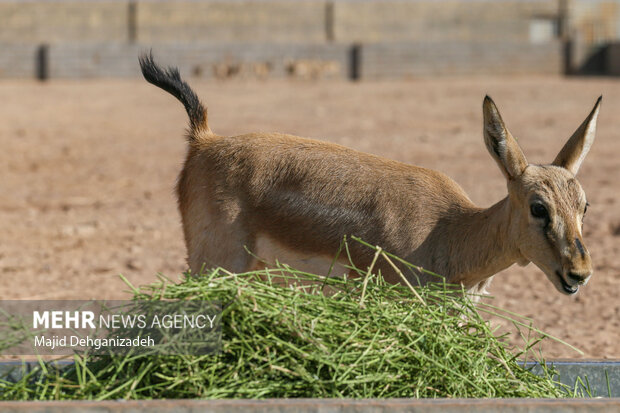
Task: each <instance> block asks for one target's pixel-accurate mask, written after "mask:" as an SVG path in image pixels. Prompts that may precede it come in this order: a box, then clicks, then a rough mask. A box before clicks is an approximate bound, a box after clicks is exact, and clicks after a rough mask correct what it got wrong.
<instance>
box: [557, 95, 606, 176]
mask: <svg viewBox="0 0 620 413" xmlns="http://www.w3.org/2000/svg"><path fill="white" fill-rule="evenodd" d="M602 98H603V97H602V96H601V97H599V98H598V100H597V101H596V103H595V104H594V108H593V109H592V112H590V114H589V115H588V117H587V118H586V120H584V121H583V123H582V124H581V125H580V126H579V128H577V130H576V131H575V133H573V136H571V137H570V139H569V140H568V142H566V144H565V145H564V147H563V148H562V150H561V151H560V153H558V156H556V157H555V160H554V161H553V165H556V166H561V167H563V168H565V169H568V170H569V171H570V172H572V174H573V175H577V171H579V167H580V166H581V163H582V162H583V160H584V158H585V157H586V155H587V154H588V152H589V151H590V147H591V146H592V143H593V142H594V135H595V134H596V120H597V118H598V111H599V108H600V107H601V99H602Z"/></svg>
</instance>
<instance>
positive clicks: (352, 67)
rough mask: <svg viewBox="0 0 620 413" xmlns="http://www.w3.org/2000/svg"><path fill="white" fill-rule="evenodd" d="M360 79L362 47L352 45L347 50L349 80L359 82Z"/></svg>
mask: <svg viewBox="0 0 620 413" xmlns="http://www.w3.org/2000/svg"><path fill="white" fill-rule="evenodd" d="M361 77H362V45H361V44H354V45H352V46H351V49H350V50H349V79H350V80H359V79H360V78H361Z"/></svg>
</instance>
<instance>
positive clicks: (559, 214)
mask: <svg viewBox="0 0 620 413" xmlns="http://www.w3.org/2000/svg"><path fill="white" fill-rule="evenodd" d="M140 66H141V68H142V73H143V75H144V77H145V78H146V80H147V81H148V82H150V83H152V84H154V85H155V86H158V87H160V88H162V89H164V90H165V91H167V92H169V93H171V94H172V95H173V96H175V97H176V98H177V99H178V100H180V101H181V103H183V105H184V106H185V109H186V111H187V114H188V115H189V122H190V128H189V132H188V135H187V138H188V143H189V145H188V146H189V148H188V152H187V157H186V159H185V164H184V167H183V170H182V171H181V174H180V176H179V179H178V184H177V195H178V202H179V209H180V211H181V216H182V221H183V230H184V235H185V242H186V246H187V251H188V263H189V266H190V268H191V271H192V272H199V271H200V270H201V268H202V267H203V266H204V265H207V266H209V267H210V266H221V267H224V268H227V269H228V270H230V271H234V272H243V271H248V270H252V269H255V268H258V267H261V266H264V265H265V264H264V262H263V261H261V260H258V259H256V258H255V257H262V258H264V259H266V262H268V263H269V262H271V263H273V262H275V260H276V259H277V260H279V261H280V262H284V263H287V264H289V265H291V266H292V267H295V268H299V269H308V270H311V271H313V272H318V273H323V274H327V272H328V268H329V267H330V265H331V264H332V260H333V257H334V254H335V252H336V251H337V250H338V248H339V246H340V244H341V242H342V239H343V236H345V235H356V236H358V237H360V238H362V239H364V240H366V241H368V242H370V243H372V244H374V245H379V246H381V247H382V248H383V249H385V250H387V251H390V252H391V253H394V254H396V255H398V256H400V257H402V258H403V259H405V260H407V261H409V262H411V263H414V264H416V265H419V266H421V267H423V268H425V269H428V270H431V271H433V272H435V273H437V274H441V275H443V276H445V277H446V280H447V281H448V282H450V283H460V284H462V285H463V286H464V288H465V289H467V290H469V291H471V292H483V291H484V289H485V287H486V286H487V284H488V283H489V281H490V279H491V277H492V276H493V275H494V274H496V273H497V272H499V271H501V270H503V269H505V268H507V267H509V266H510V265H512V264H514V263H515V262H516V263H518V264H520V265H526V264H528V263H529V262H533V263H534V264H536V265H537V266H538V267H539V268H540V269H541V270H542V271H543V272H544V273H545V275H546V276H547V277H548V278H549V280H550V281H551V282H552V283H553V285H554V286H555V287H556V288H557V290H558V291H560V292H561V293H564V294H575V293H576V292H577V291H578V289H579V286H580V285H583V284H586V283H587V281H588V279H589V278H590V276H591V274H592V263H591V260H590V255H589V253H588V250H587V249H586V247H585V245H584V242H583V238H582V232H581V231H582V220H583V216H584V214H585V212H586V208H587V202H586V197H585V194H584V191H583V190H582V188H581V185H580V184H579V182H577V180H576V179H575V175H576V174H577V171H578V170H579V167H580V165H581V163H582V162H583V159H584V158H585V156H586V154H587V153H588V151H589V149H590V147H591V146H592V142H593V141H594V134H595V128H596V120H597V116H598V112H599V107H600V101H601V99H600V98H599V99H598V101H597V102H596V104H595V106H594V109H593V110H592V112H591V113H590V114H589V115H588V117H587V118H586V120H585V121H584V122H583V123H582V124H581V126H579V128H578V129H577V131H576V132H575V133H574V134H573V135H572V136H571V138H570V139H569V140H568V142H567V143H566V144H565V145H564V147H563V148H562V150H561V151H560V153H559V154H558V155H557V157H556V158H555V160H554V161H553V163H552V164H550V165H532V164H528V162H527V160H526V159H525V156H524V155H523V152H522V151H521V149H520V147H519V145H518V143H517V141H516V140H515V138H513V136H512V135H511V134H510V132H509V131H508V129H506V126H505V124H504V121H503V120H502V117H501V116H500V113H499V111H498V109H497V107H496V106H495V104H494V103H493V101H492V100H491V98H489V97H488V96H487V97H485V98H484V103H483V113H484V128H483V130H484V141H485V143H486V146H487V149H488V150H489V153H490V154H491V156H492V157H493V159H495V161H496V162H497V165H498V166H499V169H500V170H501V172H502V173H503V174H504V176H505V178H506V181H507V186H508V196H507V197H506V198H504V199H502V200H501V201H499V202H497V203H496V204H495V205H493V206H491V207H489V208H479V207H477V206H476V205H474V204H473V203H472V201H471V200H470V199H469V198H468V197H467V195H466V194H465V192H464V191H463V189H461V187H460V186H459V185H458V184H456V183H455V182H454V181H453V180H452V179H450V178H449V177H447V176H446V175H444V174H442V173H440V172H437V171H433V170H430V169H425V168H421V167H417V166H412V165H407V164H404V163H400V162H396V161H393V160H389V159H384V158H381V157H378V156H375V155H370V154H366V153H361V152H358V151H355V150H352V149H349V148H346V147H343V146H340V145H336V144H332V143H326V142H321V141H318V140H312V139H305V138H300V137H296V136H291V135H284V134H280V133H251V134H247V135H241V136H234V137H225V136H219V135H217V134H215V133H213V132H212V131H211V129H210V128H209V125H208V123H207V111H206V109H205V108H204V106H203V105H202V104H201V102H200V100H199V99H198V97H197V95H196V94H195V93H194V91H193V90H192V89H191V88H190V87H189V86H188V85H187V83H185V82H184V81H183V80H181V78H180V76H179V72H178V70H177V69H175V68H168V69H166V70H164V69H162V68H160V67H158V66H157V64H156V63H155V62H154V61H153V58H152V56H142V57H141V58H140ZM247 250H249V251H251V252H253V253H254V254H253V255H252V254H249V253H248V252H247ZM350 253H351V256H352V258H353V261H354V262H355V263H356V265H357V266H358V267H362V266H368V265H369V264H370V262H371V260H372V258H373V254H374V251H372V250H370V249H367V248H365V247H363V246H361V245H357V244H356V243H352V244H351V245H350ZM375 268H377V267H375ZM378 269H381V271H382V273H383V275H384V277H385V278H386V279H387V281H389V282H393V283H397V282H400V278H399V276H397V274H396V273H395V272H394V271H393V269H392V268H390V267H388V266H387V264H385V263H384V264H382V265H381V266H380V267H379V268H378ZM407 277H408V278H409V279H410V281H413V282H419V283H422V284H423V283H426V282H428V281H433V279H431V277H432V276H429V275H427V274H425V273H421V274H407Z"/></svg>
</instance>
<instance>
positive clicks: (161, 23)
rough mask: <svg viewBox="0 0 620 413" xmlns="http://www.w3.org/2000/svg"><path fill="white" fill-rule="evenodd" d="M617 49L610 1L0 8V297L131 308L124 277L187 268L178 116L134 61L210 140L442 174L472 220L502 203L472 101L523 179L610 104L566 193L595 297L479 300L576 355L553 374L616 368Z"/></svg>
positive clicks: (547, 350)
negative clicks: (268, 137) (521, 156)
mask: <svg viewBox="0 0 620 413" xmlns="http://www.w3.org/2000/svg"><path fill="white" fill-rule="evenodd" d="M619 39H620V0H618V1H586V0H522V1H515V0H513V1H502V0H493V1H492V0H467V1H453V0H428V1H422V0H420V1H397V0H359V1H356V0H348V1H345V0H342V1H341V0H260V1H258V0H256V1H240V0H230V1H224V0H219V1H215V0H204V1H203V0H193V1H189V0H187V1H164V0H162V1H148V0H118V1H105V0H104V1H86V0H84V1H76V0H66V1H64V0H54V1H52V0H49V1H44V0H24V1H6V0H0V103H1V104H0V277H1V278H0V279H1V280H2V282H1V283H0V297H2V298H3V299H27V298H28V299H46V300H51V299H90V298H93V299H124V298H127V297H128V296H129V294H128V293H127V290H128V287H127V285H125V284H124V283H123V282H122V281H121V279H120V278H119V276H118V275H119V273H122V274H123V275H124V276H125V277H126V278H127V279H128V280H129V281H130V282H131V283H133V284H134V285H144V284H148V283H151V282H154V281H155V280H156V279H157V278H156V277H157V275H158V274H164V275H165V276H167V277H170V279H172V280H176V279H177V278H178V277H179V276H180V274H182V272H183V271H184V270H185V269H186V262H185V246H184V243H183V234H182V231H181V225H180V217H179V213H178V211H177V206H176V197H175V193H174V185H175V179H176V176H177V174H178V172H179V170H180V168H181V164H182V162H183V159H184V155H185V151H186V142H185V139H184V137H183V135H184V133H185V129H184V128H185V127H186V125H187V115H186V114H185V112H184V110H183V107H182V105H181V104H179V103H178V102H177V101H176V100H175V99H174V98H172V97H171V96H170V95H168V94H167V93H165V92H163V91H162V90H160V89H157V88H155V87H153V86H152V85H150V84H148V83H146V82H145V81H144V80H143V79H142V78H141V75H140V73H139V66H138V56H139V55H140V54H141V53H143V52H145V51H149V50H152V51H153V54H154V56H155V59H156V60H157V61H158V62H159V63H160V64H163V65H173V66H178V67H179V68H180V71H181V74H182V75H183V76H184V77H185V78H186V79H187V80H188V82H189V83H190V84H191V86H192V88H193V89H194V90H196V92H197V94H198V95H199V96H200V98H201V99H202V101H203V102H204V103H205V105H206V106H207V107H208V108H209V124H210V127H211V128H212V130H213V131H214V132H216V133H218V134H221V135H240V134H244V133H248V132H256V131H267V132H283V133H292V134H295V135H300V136H306V137H312V138H316V139H323V140H327V141H330V142H335V143H339V144H343V145H346V146H349V147H352V148H354V149H357V150H361V151H364V152H370V153H374V154H377V155H380V156H384V157H387V158H390V159H395V160H398V161H402V162H406V163H411V164H416V165H420V166H423V167H427V168H432V169H436V170H439V171H442V172H444V173H446V174H447V175H448V176H450V177H452V178H453V179H455V180H456V181H457V182H458V183H459V184H460V185H461V186H462V187H463V188H464V189H465V191H466V192H467V193H468V194H469V196H470V197H471V199H472V200H473V201H474V202H475V203H476V204H478V205H480V206H485V207H486V206H490V205H492V204H494V203H495V202H497V201H499V200H500V199H502V198H504V197H505V196H506V181H505V180H504V178H503V176H502V174H501V172H500V171H499V170H498V169H497V166H496V164H495V162H494V161H493V160H492V159H491V157H490V156H489V154H488V152H487V149H486V148H485V146H484V143H483V138H482V111H481V105H482V99H483V97H484V96H485V94H490V95H491V96H492V97H493V98H494V100H495V102H496V103H497V104H498V106H499V108H500V111H501V113H502V116H503V118H504V120H505V121H506V124H507V126H508V128H509V129H510V130H511V132H512V133H513V135H515V136H516V137H517V138H518V139H519V143H520V145H521V146H522V147H523V150H524V153H525V155H526V157H527V158H528V160H529V161H530V162H532V163H549V162H551V161H552V160H553V159H554V158H555V156H556V154H557V152H558V151H559V150H560V148H561V147H562V145H563V144H564V142H565V141H566V140H567V139H568V137H569V136H570V135H571V134H572V133H573V131H574V130H575V129H576V128H577V127H578V126H579V124H580V123H581V122H582V121H583V119H584V118H585V117H586V115H587V114H588V113H589V111H590V110H591V108H592V106H593V105H594V102H595V101H596V99H597V98H598V96H599V95H601V94H602V95H603V104H602V108H601V114H600V117H599V126H598V130H597V137H596V141H595V143H594V145H593V147H592V149H591V151H590V154H589V155H588V157H587V158H586V160H585V162H584V164H583V166H582V167H581V169H580V171H579V176H578V178H579V181H580V182H581V184H582V185H583V187H584V189H585V192H586V194H587V197H588V201H589V202H590V207H589V209H588V216H587V217H586V219H585V226H584V239H585V243H586V246H587V248H588V249H589V251H590V253H591V255H592V259H593V263H594V276H593V277H592V280H591V281H590V282H589V284H588V285H587V286H585V287H584V288H582V289H581V290H580V292H579V294H577V295H576V296H571V297H567V296H564V295H562V294H560V293H558V292H557V291H556V290H555V289H554V288H553V286H552V285H551V283H550V282H549V281H548V280H547V279H546V277H545V276H544V274H543V273H542V272H541V271H540V270H539V269H538V268H536V267H535V266H534V265H533V264H530V265H528V266H527V267H518V266H516V265H513V266H512V267H510V268H508V269H507V270H505V271H503V272H502V273H500V274H498V275H497V276H496V277H495V279H494V282H493V283H492V285H491V287H490V293H491V295H492V296H493V297H492V298H491V297H490V298H489V299H488V300H489V301H490V302H491V303H492V304H493V305H497V306H500V307H503V308H506V309H508V310H511V311H515V312H517V313H519V314H523V315H525V316H527V317H529V318H530V320H531V322H532V323H533V324H534V325H535V326H537V327H539V328H541V329H542V330H544V331H546V332H548V333H550V334H552V335H555V336H557V337H559V338H561V339H563V340H565V341H567V342H569V343H571V344H573V345H575V346H577V347H578V348H580V349H582V350H583V353H581V354H580V353H577V352H575V351H573V350H571V349H569V348H568V347H566V346H563V345H561V344H558V343H554V342H553V341H547V342H546V343H545V344H544V345H543V347H544V348H543V350H544V353H543V354H544V355H545V356H546V357H595V358H620V300H618V298H617V297H618V296H619V295H620V288H619V286H618V283H617V280H618V276H619V275H620V245H619V243H618V240H620V208H619V205H620V179H618V178H619V177H620V163H619V162H618V159H619V158H620V139H618V130H620V119H619V118H618V117H617V116H616V114H617V113H619V110H620V78H619V77H616V75H620V46H619V44H620V43H617V42H618V40H619ZM41 80H45V81H41ZM335 196H337V194H335ZM492 322H493V323H494V324H496V325H498V326H501V327H502V328H508V327H510V325H511V322H509V321H508V320H506V319H501V318H497V317H492ZM529 322H530V321H529V320H528V321H526V324H527V323H529ZM507 331H510V333H509V336H508V337H509V339H510V340H511V342H513V343H515V344H519V343H522V339H521V337H520V336H519V334H518V333H517V332H516V331H514V329H512V330H510V329H508V330H507Z"/></svg>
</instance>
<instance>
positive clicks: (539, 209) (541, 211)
mask: <svg viewBox="0 0 620 413" xmlns="http://www.w3.org/2000/svg"><path fill="white" fill-rule="evenodd" d="M530 212H531V213H532V216H533V217H534V218H549V212H548V211H547V208H546V207H545V206H544V205H543V204H541V203H540V202H535V203H533V204H532V205H531V206H530Z"/></svg>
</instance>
